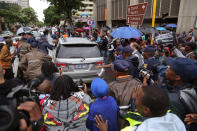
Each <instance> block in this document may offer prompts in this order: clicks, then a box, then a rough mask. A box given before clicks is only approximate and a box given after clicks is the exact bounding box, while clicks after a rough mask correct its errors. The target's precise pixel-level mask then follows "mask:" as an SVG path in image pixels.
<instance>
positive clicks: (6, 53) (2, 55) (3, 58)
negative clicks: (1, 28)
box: [0, 45, 12, 69]
mask: <svg viewBox="0 0 197 131" xmlns="http://www.w3.org/2000/svg"><path fill="white" fill-rule="evenodd" d="M11 60H12V55H11V53H10V50H9V48H8V47H7V45H4V46H3V48H2V49H1V52H0V64H1V65H2V68H3V69H10V68H11V67H12V63H11Z"/></svg>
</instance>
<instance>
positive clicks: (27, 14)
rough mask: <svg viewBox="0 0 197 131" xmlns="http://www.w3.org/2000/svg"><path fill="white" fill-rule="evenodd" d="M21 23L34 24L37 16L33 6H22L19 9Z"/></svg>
mask: <svg viewBox="0 0 197 131" xmlns="http://www.w3.org/2000/svg"><path fill="white" fill-rule="evenodd" d="M20 22H21V23H22V24H23V25H27V24H36V22H38V18H37V15H36V12H35V11H34V9H33V8H24V9H23V10H21V21H20Z"/></svg>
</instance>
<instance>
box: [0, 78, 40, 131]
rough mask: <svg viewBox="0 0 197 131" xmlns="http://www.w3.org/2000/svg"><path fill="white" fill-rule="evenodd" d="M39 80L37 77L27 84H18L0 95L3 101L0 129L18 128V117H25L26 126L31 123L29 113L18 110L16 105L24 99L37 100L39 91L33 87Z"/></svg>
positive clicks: (2, 130) (1, 130)
mask: <svg viewBox="0 0 197 131" xmlns="http://www.w3.org/2000/svg"><path fill="white" fill-rule="evenodd" d="M39 82H40V80H39V79H34V80H32V81H31V82H30V83H29V84H28V85H20V86H17V87H15V88H13V89H11V91H10V92H9V93H8V94H7V96H1V100H2V101H5V102H4V104H1V105H0V117H1V119H0V123H1V124H0V131H17V130H19V120H20V119H25V120H26V122H27V125H28V126H29V125H30V124H31V122H30V116H29V113H28V112H26V111H19V110H17V107H18V106H19V105H20V104H21V103H24V102H26V101H34V102H37V103H38V102H39V97H38V96H39V94H40V93H39V92H38V91H37V90H35V88H34V87H36V86H37V85H38V83H39Z"/></svg>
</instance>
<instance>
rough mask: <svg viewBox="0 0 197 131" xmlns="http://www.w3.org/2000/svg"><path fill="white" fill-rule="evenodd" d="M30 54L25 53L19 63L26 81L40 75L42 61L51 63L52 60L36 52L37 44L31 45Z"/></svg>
mask: <svg viewBox="0 0 197 131" xmlns="http://www.w3.org/2000/svg"><path fill="white" fill-rule="evenodd" d="M31 48H32V50H31V52H29V53H27V54H26V55H25V56H24V57H23V58H22V60H21V61H20V63H19V67H20V68H21V69H22V70H23V73H24V77H25V78H26V80H27V81H29V80H32V79H33V78H35V77H36V76H38V75H40V74H41V66H42V64H43V63H44V61H51V60H52V58H51V57H50V56H49V55H47V54H44V53H42V52H41V51H39V50H38V44H37V43H36V42H33V43H32V44H31Z"/></svg>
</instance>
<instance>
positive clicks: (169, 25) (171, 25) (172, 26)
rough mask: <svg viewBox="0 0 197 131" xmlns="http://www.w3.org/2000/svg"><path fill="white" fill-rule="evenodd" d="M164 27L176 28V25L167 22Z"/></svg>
mask: <svg viewBox="0 0 197 131" xmlns="http://www.w3.org/2000/svg"><path fill="white" fill-rule="evenodd" d="M166 27H171V28H177V25H176V24H168V25H166Z"/></svg>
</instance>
